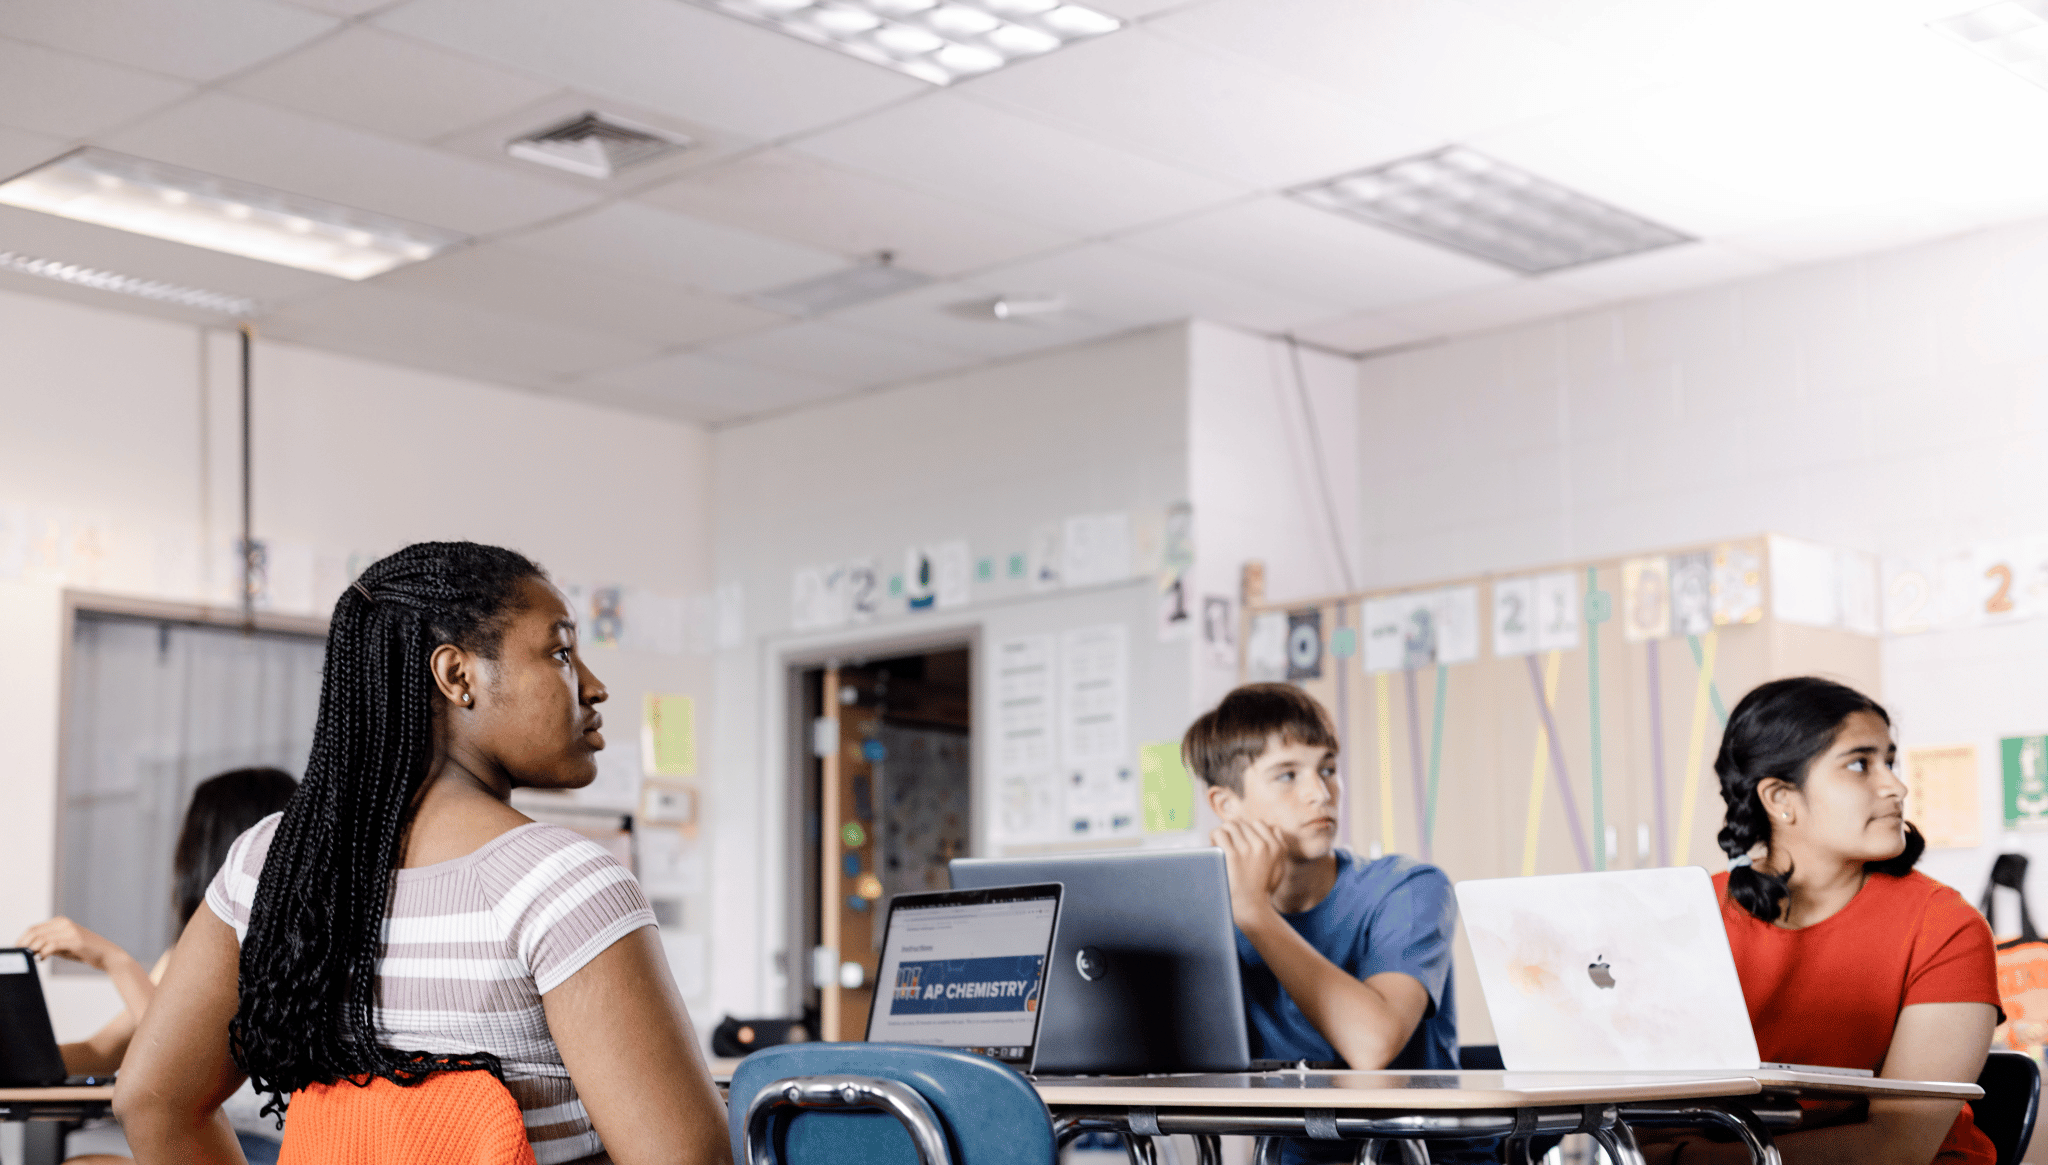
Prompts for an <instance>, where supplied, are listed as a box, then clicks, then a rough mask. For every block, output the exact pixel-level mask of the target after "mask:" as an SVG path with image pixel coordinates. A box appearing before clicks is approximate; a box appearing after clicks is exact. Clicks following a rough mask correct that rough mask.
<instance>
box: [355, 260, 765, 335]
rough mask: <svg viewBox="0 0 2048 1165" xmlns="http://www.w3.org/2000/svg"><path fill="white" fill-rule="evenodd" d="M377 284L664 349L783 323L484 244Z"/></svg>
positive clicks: (735, 306) (742, 308) (640, 281)
mask: <svg viewBox="0 0 2048 1165" xmlns="http://www.w3.org/2000/svg"><path fill="white" fill-rule="evenodd" d="M380 282H382V283H385V284H388V285H390V286H393V287H399V288H404V289H407V290H411V291H417V292H420V293H422V294H426V295H432V296H435V297H437V298H440V299H447V300H454V301H457V302H461V303H466V304H469V305H470V306H472V307H478V308H483V309H486V310H489V311H493V312H498V313H502V314H504V315H506V316H508V317H517V318H520V319H530V320H539V321H543V322H547V323H554V324H562V325H567V326H571V327H577V328H583V329H586V330H588V331H592V332H601V333H605V334H609V335H617V336H627V337H630V338H632V339H635V340H640V341H644V342H646V343H648V344H653V345H656V346H658V347H663V348H670V347H680V346H682V345H685V344H697V343H702V342H703V341H706V340H714V339H719V338H721V337H724V336H734V335H739V334H741V333H744V332H750V331H757V330H759V329H761V328H766V327H772V326H774V325H776V324H779V323H783V322H785V317H783V316H779V315H776V314H775V313H774V312H770V311H765V310H763V309H761V308H757V307H751V306H748V305H746V304H740V303H735V302H734V301H732V300H729V299H724V298H721V297H718V296H713V295H705V294H703V293H701V292H695V291H689V290H686V289H684V288H682V287H679V286H677V285H676V284H674V283H668V282H663V281H661V280H657V279H651V278H647V277H644V276H639V275H631V274H623V273H620V272H617V271H608V270H605V269H604V268H601V267H595V266H592V265H589V264H586V263H577V262H574V261H571V260H567V259H563V258H561V257H559V256H552V255H539V254H535V253H533V252H531V251H523V250H520V249H519V248H516V247H513V246H511V245H509V244H505V243H486V244H484V245H483V246H480V247H473V248H470V249H467V250H463V251H457V252H454V253H453V254H449V255H443V256H441V257H439V258H435V259H430V260H428V261H426V262H424V263H417V264H414V265H413V266H411V267H402V268H400V269H398V270H397V271H394V272H392V273H391V274H390V275H387V276H385V277H384V278H383V279H382V280H381V281H380Z"/></svg>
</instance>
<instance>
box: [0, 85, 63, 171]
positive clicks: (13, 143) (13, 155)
mask: <svg viewBox="0 0 2048 1165" xmlns="http://www.w3.org/2000/svg"><path fill="white" fill-rule="evenodd" d="M5 105H6V101H5V99H4V98H0V108H4V107H5ZM70 144H71V143H70V142H67V141H65V140H64V139H63V138H55V137H50V136H48V135H45V134H39V133H29V132H27V131H26V130H18V129H11V128H9V127H7V126H4V125H0V180H4V179H7V178H10V177H13V176H14V175H16V174H19V173H21V172H22V171H24V170H30V169H33V168H35V167H37V166H40V165H42V164H43V163H44V162H47V161H49V160H50V159H51V158H54V157H56V156H57V155H58V154H61V153H63V152H64V151H65V148H66V147H68V146H69V145H70Z"/></svg>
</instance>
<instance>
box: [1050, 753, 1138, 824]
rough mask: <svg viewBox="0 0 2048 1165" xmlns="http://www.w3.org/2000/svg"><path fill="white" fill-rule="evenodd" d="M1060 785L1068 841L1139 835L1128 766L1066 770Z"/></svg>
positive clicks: (1102, 765)
mask: <svg viewBox="0 0 2048 1165" xmlns="http://www.w3.org/2000/svg"><path fill="white" fill-rule="evenodd" d="M1064 785H1065V790H1064V791H1065V793H1066V803H1065V806H1064V809H1063V812H1062V819H1063V820H1064V821H1065V822H1066V835H1067V836H1068V837H1072V838H1095V837H1128V836H1132V835H1134V834H1136V833H1137V832H1138V831H1139V820H1138V813H1139V784H1138V777H1137V774H1136V773H1134V772H1132V771H1131V766H1129V765H1126V764H1114V763H1098V764H1090V765H1077V766H1069V768H1068V769H1067V775H1066V780H1065V782H1064Z"/></svg>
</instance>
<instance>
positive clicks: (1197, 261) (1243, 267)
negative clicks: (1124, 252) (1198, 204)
mask: <svg viewBox="0 0 2048 1165" xmlns="http://www.w3.org/2000/svg"><path fill="white" fill-rule="evenodd" d="M1119 241H1120V242H1122V243H1123V244H1124V245H1125V246H1128V247H1131V248H1133V249H1136V250H1141V251H1146V252H1149V253H1151V254H1154V255H1158V256H1160V257H1161V258H1165V259H1170V260H1173V261H1175V262H1177V263H1182V264H1185V265H1187V266H1191V267H1202V268H1205V269H1208V270H1211V271H1218V272H1221V273H1223V274H1225V275H1230V276H1233V277H1235V278H1237V279H1242V280H1245V281H1247V282H1251V283H1258V284H1263V285H1265V286H1267V287H1271V288H1274V289H1276V290H1284V291H1287V292H1288V293H1290V294H1293V295H1298V296H1300V297H1302V298H1304V299H1312V300H1316V301H1319V302H1322V303H1329V304H1334V305H1336V306H1338V307H1343V308H1351V309H1354V310H1366V309H1371V308H1380V307H1389V306H1392V305H1395V304H1402V303H1414V302H1416V301H1418V300H1424V299H1434V298H1437V297H1438V296H1443V295H1449V294H1452V293H1454V292H1459V291H1466V290H1470V289H1472V288H1478V287H1488V286H1497V285H1500V284H1504V283H1508V282H1511V281H1513V280H1514V279H1515V278H1517V277H1516V276H1515V275H1513V274H1511V273H1509V272H1507V271H1505V270H1503V269H1502V268H1499V267H1496V266H1494V265H1493V264H1491V263H1482V262H1480V261H1479V260H1477V259H1471V258H1467V257H1465V256H1463V255H1460V254H1458V253H1456V252H1454V251H1450V250H1446V249H1445V248H1443V247H1438V246H1435V245H1433V244H1430V243H1424V242H1420V241H1418V240H1415V239H1410V238H1407V237H1405V236H1402V235H1397V234H1394V233H1392V232H1390V231H1384V230H1381V229H1379V228H1378V227H1375V226H1372V225H1370V224H1367V223H1363V222H1355V221H1352V220H1350V219H1347V218H1342V217H1340V216H1338V215H1335V214H1331V213H1329V212H1328V211H1323V210H1317V209H1315V208H1314V207H1309V206H1303V205H1301V204H1300V203H1298V202H1295V201H1293V200H1291V199H1288V198H1284V197H1279V196H1273V197H1267V198H1261V199H1258V200H1256V201H1253V202H1247V203H1240V204H1238V205H1236V206H1232V207H1228V208H1226V209H1223V210H1218V211H1211V212H1210V213H1208V214H1202V215H1196V216H1194V217H1191V218H1184V219H1181V220H1179V221H1177V222H1175V223H1173V224H1171V225H1169V226H1164V227H1158V228H1155V229H1152V230H1146V231H1139V232H1137V233H1136V234H1132V235H1128V236H1126V237H1125V238H1123V239H1121V240H1119Z"/></svg>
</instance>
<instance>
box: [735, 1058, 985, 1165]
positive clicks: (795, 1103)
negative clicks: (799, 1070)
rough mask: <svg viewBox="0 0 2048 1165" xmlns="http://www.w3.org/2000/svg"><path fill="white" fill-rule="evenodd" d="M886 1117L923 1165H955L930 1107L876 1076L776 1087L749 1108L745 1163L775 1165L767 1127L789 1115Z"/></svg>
mask: <svg viewBox="0 0 2048 1165" xmlns="http://www.w3.org/2000/svg"><path fill="white" fill-rule="evenodd" d="M792 1108H794V1109H799V1110H804V1109H809V1110H819V1109H825V1110H835V1109H836V1110H840V1111H862V1112H884V1113H887V1114H889V1115H890V1116H893V1117H895V1118H896V1120H897V1122H898V1123H900V1124H901V1125H902V1126H903V1128H904V1131H905V1132H908V1133H909V1134H910V1143H911V1145H912V1146H913V1147H915V1148H916V1149H917V1159H918V1162H919V1165H953V1155H952V1153H951V1152H950V1151H949V1150H948V1149H947V1148H946V1134H945V1133H944V1132H943V1131H942V1130H941V1128H940V1126H939V1116H938V1114H937V1113H935V1112H933V1111H932V1106H931V1104H930V1102H928V1101H926V1100H925V1098H924V1097H922V1096H919V1095H918V1093H917V1090H916V1089H914V1088H911V1087H910V1086H909V1085H907V1084H899V1083H897V1082H896V1081H894V1080H883V1079H881V1078H880V1077H876V1076H848V1075H840V1074H835V1075H830V1076H789V1077H785V1078H783V1079H781V1080H776V1081H773V1082H772V1083H770V1084H768V1085H766V1086H765V1087H763V1088H762V1089H761V1091H760V1092H758V1093H755V1094H754V1098H753V1099H752V1100H750V1101H748V1102H747V1117H746V1134H745V1145H744V1157H745V1160H746V1161H748V1162H749V1163H750V1165H776V1162H775V1149H774V1146H773V1145H772V1144H770V1138H769V1136H768V1123H769V1121H770V1120H772V1119H773V1118H774V1116H775V1114H776V1113H777V1112H780V1111H782V1110H784V1109H792Z"/></svg>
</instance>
